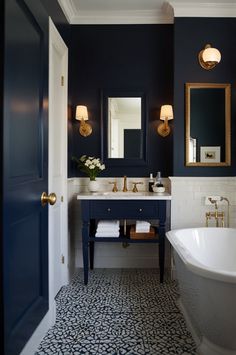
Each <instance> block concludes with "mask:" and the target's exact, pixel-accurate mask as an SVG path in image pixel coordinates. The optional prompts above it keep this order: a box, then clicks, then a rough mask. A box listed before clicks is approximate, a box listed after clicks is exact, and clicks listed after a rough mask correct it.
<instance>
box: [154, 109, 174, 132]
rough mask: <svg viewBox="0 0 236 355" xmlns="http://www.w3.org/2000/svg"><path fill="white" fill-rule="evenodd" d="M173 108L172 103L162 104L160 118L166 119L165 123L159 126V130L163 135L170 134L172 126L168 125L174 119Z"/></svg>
mask: <svg viewBox="0 0 236 355" xmlns="http://www.w3.org/2000/svg"><path fill="white" fill-rule="evenodd" d="M173 118H174V114H173V108H172V105H162V106H161V113H160V120H162V121H164V122H163V123H161V124H159V126H158V127H157V132H158V134H160V136H162V137H166V136H168V135H169V134H170V127H169V125H168V121H169V120H173Z"/></svg>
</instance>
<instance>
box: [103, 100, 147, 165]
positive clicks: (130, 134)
mask: <svg viewBox="0 0 236 355" xmlns="http://www.w3.org/2000/svg"><path fill="white" fill-rule="evenodd" d="M141 111H142V108H141V97H108V158H125V159H135V158H142V149H141V147H142V144H141V142H142V137H141V126H142V116H141Z"/></svg>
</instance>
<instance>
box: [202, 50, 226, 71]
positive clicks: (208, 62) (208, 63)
mask: <svg viewBox="0 0 236 355" xmlns="http://www.w3.org/2000/svg"><path fill="white" fill-rule="evenodd" d="M220 60H221V54H220V51H219V50H218V49H216V48H212V47H211V45H210V44H207V45H206V46H205V48H204V49H202V50H201V51H200V52H199V54H198V61H199V64H200V65H201V67H202V68H203V69H206V70H211V69H213V68H215V66H216V65H217V64H218V63H219V62H220Z"/></svg>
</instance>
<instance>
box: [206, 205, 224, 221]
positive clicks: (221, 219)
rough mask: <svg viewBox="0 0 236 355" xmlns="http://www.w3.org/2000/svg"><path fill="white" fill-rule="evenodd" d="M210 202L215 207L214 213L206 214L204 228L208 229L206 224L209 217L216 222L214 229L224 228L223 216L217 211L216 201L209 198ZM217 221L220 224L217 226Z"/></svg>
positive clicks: (222, 213)
mask: <svg viewBox="0 0 236 355" xmlns="http://www.w3.org/2000/svg"><path fill="white" fill-rule="evenodd" d="M209 200H210V202H211V203H213V204H214V205H215V211H214V212H206V227H208V222H209V219H211V217H213V218H215V221H216V227H224V225H225V222H224V217H225V214H224V212H221V211H218V205H217V201H216V200H213V199H211V198H209ZM219 221H220V222H221V223H220V224H219Z"/></svg>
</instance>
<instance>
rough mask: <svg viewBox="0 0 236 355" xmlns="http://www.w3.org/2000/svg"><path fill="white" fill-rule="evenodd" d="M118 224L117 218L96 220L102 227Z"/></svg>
mask: <svg viewBox="0 0 236 355" xmlns="http://www.w3.org/2000/svg"><path fill="white" fill-rule="evenodd" d="M117 225H118V226H119V225H120V221H119V220H111V221H109V220H101V221H99V222H98V226H103V227H115V226H117Z"/></svg>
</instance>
